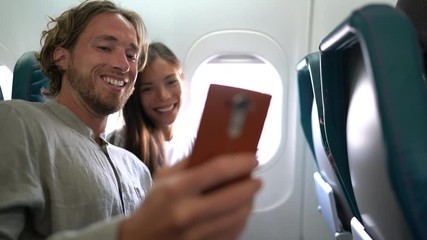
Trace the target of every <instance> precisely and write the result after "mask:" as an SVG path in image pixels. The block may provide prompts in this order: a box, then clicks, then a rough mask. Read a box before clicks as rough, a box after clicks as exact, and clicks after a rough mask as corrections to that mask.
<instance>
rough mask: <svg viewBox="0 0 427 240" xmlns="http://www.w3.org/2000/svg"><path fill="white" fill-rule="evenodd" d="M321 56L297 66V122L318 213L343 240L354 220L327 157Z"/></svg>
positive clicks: (303, 61) (309, 56)
mask: <svg viewBox="0 0 427 240" xmlns="http://www.w3.org/2000/svg"><path fill="white" fill-rule="evenodd" d="M320 70H321V66H320V54H319V53H318V52H315V53H311V54H309V55H307V56H306V57H304V58H303V59H302V60H301V61H299V63H298V64H297V74H298V87H299V96H300V120H301V125H302V128H303V131H304V135H305V137H306V139H307V142H308V143H309V145H310V149H311V152H312V153H313V156H314V157H315V160H316V164H317V167H318V172H316V173H315V175H314V181H315V185H316V190H317V195H318V201H319V209H320V212H321V214H322V216H323V217H324V218H325V220H326V222H327V224H328V226H329V228H330V230H331V231H332V233H333V234H334V235H335V236H336V237H338V236H340V238H341V239H343V235H346V234H347V235H349V231H350V221H351V218H352V217H353V216H354V214H353V212H352V210H351V207H350V205H349V202H348V201H347V197H346V194H345V191H344V190H343V188H342V187H341V186H342V185H341V183H340V180H339V177H338V175H337V171H336V169H335V166H334V165H332V164H331V162H330V159H329V158H330V157H331V155H328V154H327V153H328V152H329V146H328V143H327V140H326V135H325V130H324V125H323V99H322V86H321V84H322V82H321V71H320Z"/></svg>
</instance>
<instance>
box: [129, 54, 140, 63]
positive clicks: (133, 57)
mask: <svg viewBox="0 0 427 240" xmlns="http://www.w3.org/2000/svg"><path fill="white" fill-rule="evenodd" d="M127 58H128V59H129V60H130V61H132V62H136V60H137V59H138V57H137V56H136V54H128V55H127Z"/></svg>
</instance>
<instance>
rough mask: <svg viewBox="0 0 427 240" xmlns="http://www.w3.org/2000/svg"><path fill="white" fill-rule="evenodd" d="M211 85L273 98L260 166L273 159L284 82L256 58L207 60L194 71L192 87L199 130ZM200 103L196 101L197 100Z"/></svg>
mask: <svg viewBox="0 0 427 240" xmlns="http://www.w3.org/2000/svg"><path fill="white" fill-rule="evenodd" d="M211 83H215V84H221V85H227V86H232V87H239V88H245V89H248V90H253V91H258V92H263V93H267V94H270V95H272V99H271V102H270V108H269V111H268V114H267V118H266V121H265V124H264V130H263V132H262V135H261V139H260V142H259V144H258V149H259V150H258V153H257V155H258V160H259V162H260V165H262V164H265V163H266V162H268V160H270V159H272V157H273V155H274V154H275V152H276V151H277V149H278V147H279V143H280V135H281V132H282V131H281V129H280V127H281V124H280V119H281V114H282V111H281V109H280V101H281V99H282V89H283V86H282V82H281V80H280V76H279V73H278V72H277V71H276V69H275V68H274V67H273V66H272V65H271V64H270V63H269V62H267V61H265V60H263V59H262V58H261V57H258V56H253V55H244V54H243V55H219V56H215V57H213V58H210V59H208V60H206V61H205V62H204V63H202V64H201V65H200V66H199V67H198V68H197V69H196V71H195V73H194V75H193V78H192V80H191V84H190V86H189V87H190V98H191V106H192V107H191V111H192V114H193V116H195V117H194V118H193V119H194V121H196V122H195V123H194V126H198V124H199V121H200V117H201V114H202V111H203V106H204V102H205V99H206V95H207V90H208V87H209V85H210V84H211ZM195 99H197V100H195Z"/></svg>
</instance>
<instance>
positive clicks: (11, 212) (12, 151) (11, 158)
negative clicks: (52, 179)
mask: <svg viewBox="0 0 427 240" xmlns="http://www.w3.org/2000/svg"><path fill="white" fill-rule="evenodd" d="M21 117H22V116H18V114H17V113H16V111H15V110H14V109H13V108H11V107H9V106H0V146H1V147H0V193H1V194H0V238H1V239H17V238H18V236H19V235H20V234H21V232H22V231H23V230H24V226H25V215H26V212H29V213H34V212H37V211H39V210H40V208H41V207H42V206H43V201H44V200H43V193H42V188H41V186H40V180H39V174H38V167H37V165H36V164H34V159H32V158H33V156H34V155H35V154H34V153H35V151H34V149H33V145H32V144H31V142H30V141H29V140H30V139H26V138H28V137H29V136H27V135H26V133H27V132H28V129H26V127H27V126H26V125H25V124H24V123H23V122H22V121H21Z"/></svg>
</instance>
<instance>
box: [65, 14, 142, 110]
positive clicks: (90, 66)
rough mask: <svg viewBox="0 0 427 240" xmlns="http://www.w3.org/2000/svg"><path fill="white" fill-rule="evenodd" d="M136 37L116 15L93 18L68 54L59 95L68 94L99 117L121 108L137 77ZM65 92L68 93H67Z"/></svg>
mask: <svg viewBox="0 0 427 240" xmlns="http://www.w3.org/2000/svg"><path fill="white" fill-rule="evenodd" d="M139 54H140V49H139V48H138V41H137V34H136V31H135V29H134V27H133V26H132V24H131V23H130V22H128V21H127V20H126V19H125V18H124V17H123V16H121V15H119V14H115V13H103V14H100V15H98V16H96V17H94V18H93V19H92V20H91V21H90V23H89V24H88V26H87V27H86V29H85V30H84V31H83V32H82V34H81V35H80V37H79V39H78V41H77V43H76V46H75V47H74V48H73V49H72V50H70V59H69V61H68V66H67V69H66V71H65V74H64V79H63V81H68V83H69V85H67V84H63V89H61V91H71V97H72V98H73V99H74V100H75V101H76V102H75V103H76V104H79V105H81V106H82V107H84V108H85V109H87V110H89V111H90V112H92V113H95V114H97V115H100V116H106V115H109V114H111V113H113V112H115V111H117V110H119V109H121V108H122V107H123V105H124V104H125V102H126V100H127V99H128V98H129V96H130V94H131V93H132V91H133V87H134V84H135V78H136V75H137V67H138V57H139ZM67 88H68V89H67Z"/></svg>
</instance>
